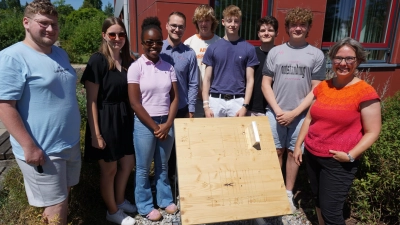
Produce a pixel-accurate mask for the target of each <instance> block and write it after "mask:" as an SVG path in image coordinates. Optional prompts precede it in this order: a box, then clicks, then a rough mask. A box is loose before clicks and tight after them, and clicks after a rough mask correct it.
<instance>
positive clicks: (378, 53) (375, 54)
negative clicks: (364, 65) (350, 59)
mask: <svg viewBox="0 0 400 225" xmlns="http://www.w3.org/2000/svg"><path fill="white" fill-rule="evenodd" d="M368 52H369V54H368V56H367V60H379V61H386V55H387V52H388V51H387V50H369V51H368Z"/></svg>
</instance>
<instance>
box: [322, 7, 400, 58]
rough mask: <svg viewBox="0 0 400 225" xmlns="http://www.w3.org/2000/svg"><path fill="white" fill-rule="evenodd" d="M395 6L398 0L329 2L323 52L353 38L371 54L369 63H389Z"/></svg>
mask: <svg viewBox="0 0 400 225" xmlns="http://www.w3.org/2000/svg"><path fill="white" fill-rule="evenodd" d="M396 7H398V0H346V1H344V0H342V1H341V0H327V5H326V16H325V28H324V32H323V36H322V42H323V43H322V48H323V50H324V51H327V50H328V49H329V46H331V45H333V44H334V42H336V41H339V40H341V39H342V38H344V37H352V38H354V39H356V40H358V41H359V42H360V43H362V44H363V46H364V47H365V48H366V49H367V50H368V51H369V52H370V54H369V55H368V60H369V62H387V61H388V55H389V53H390V44H391V37H392V35H393V32H392V30H393V29H394V28H393V21H394V17H395V9H396Z"/></svg>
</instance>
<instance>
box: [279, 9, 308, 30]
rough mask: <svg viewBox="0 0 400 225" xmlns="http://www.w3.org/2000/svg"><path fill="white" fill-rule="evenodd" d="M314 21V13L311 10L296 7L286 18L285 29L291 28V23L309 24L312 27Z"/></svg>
mask: <svg viewBox="0 0 400 225" xmlns="http://www.w3.org/2000/svg"><path fill="white" fill-rule="evenodd" d="M312 21H313V13H312V12H311V10H309V9H304V8H300V7H296V8H293V9H290V10H289V11H288V12H287V14H286V17H285V27H289V24H290V23H298V22H300V23H308V25H309V26H311V24H312Z"/></svg>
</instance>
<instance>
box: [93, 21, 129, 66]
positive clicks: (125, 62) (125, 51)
mask: <svg viewBox="0 0 400 225" xmlns="http://www.w3.org/2000/svg"><path fill="white" fill-rule="evenodd" d="M113 25H119V26H121V27H122V29H123V30H124V32H125V33H126V28H125V25H124V23H123V22H122V20H121V19H120V18H118V17H108V18H106V19H105V20H104V22H103V26H102V28H101V32H103V33H107V30H108V28H110V27H111V26H113ZM129 46H130V45H129V38H128V37H126V38H125V44H124V46H123V47H122V49H121V52H120V55H121V59H122V65H121V66H122V68H124V69H125V70H127V68H129V66H130V65H131V63H132V61H133V59H132V58H131V55H130V52H129ZM99 52H100V53H101V54H103V55H104V56H105V57H106V59H107V62H108V65H109V69H110V70H112V69H115V63H114V59H113V58H112V57H111V52H110V48H109V47H108V43H107V41H106V40H105V39H104V38H103V40H102V43H101V45H100V48H99Z"/></svg>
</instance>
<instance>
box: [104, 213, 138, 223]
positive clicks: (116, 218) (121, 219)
mask: <svg viewBox="0 0 400 225" xmlns="http://www.w3.org/2000/svg"><path fill="white" fill-rule="evenodd" d="M106 219H107V220H108V221H110V222H113V223H116V224H121V225H134V224H135V223H136V221H135V219H133V218H132V217H130V216H128V215H126V214H125V213H124V212H123V211H122V210H121V209H118V211H117V212H116V213H114V214H112V215H110V214H109V213H108V211H107V216H106Z"/></svg>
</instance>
